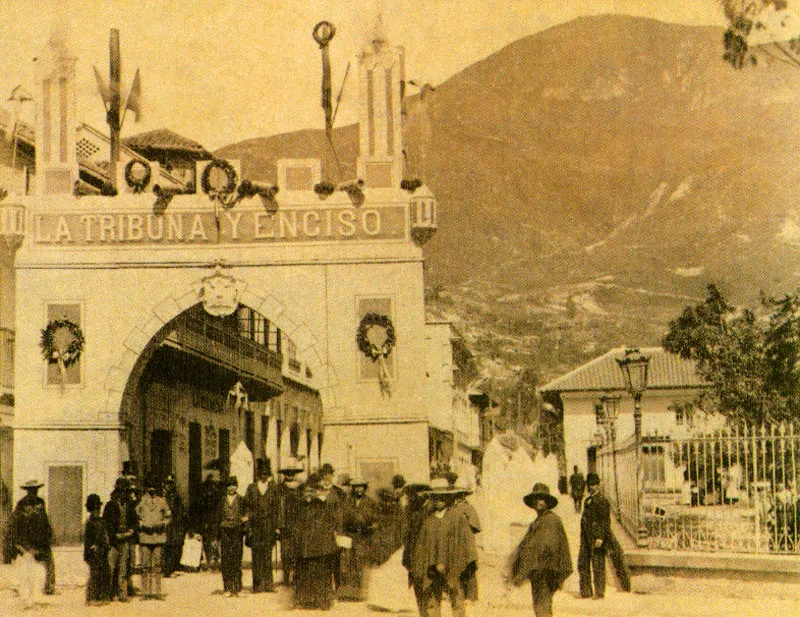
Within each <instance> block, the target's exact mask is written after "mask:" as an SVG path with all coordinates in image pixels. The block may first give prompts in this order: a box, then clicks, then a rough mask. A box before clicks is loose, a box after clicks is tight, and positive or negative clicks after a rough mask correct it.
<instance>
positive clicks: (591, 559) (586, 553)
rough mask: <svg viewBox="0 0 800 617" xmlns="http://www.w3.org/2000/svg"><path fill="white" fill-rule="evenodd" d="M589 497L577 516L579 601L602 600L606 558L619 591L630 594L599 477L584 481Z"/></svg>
mask: <svg viewBox="0 0 800 617" xmlns="http://www.w3.org/2000/svg"><path fill="white" fill-rule="evenodd" d="M586 485H587V487H588V489H589V496H588V497H587V498H586V501H585V502H584V504H583V515H582V516H581V544H580V550H579V551H578V574H579V576H580V588H581V597H582V598H591V597H592V580H594V597H595V598H598V599H599V598H602V597H604V596H605V593H606V554H608V555H609V556H610V557H611V561H612V563H613V565H614V570H615V571H616V573H617V578H619V582H620V587H621V589H622V591H630V590H631V582H630V576H629V574H628V569H627V567H626V566H625V559H624V555H623V552H622V547H621V546H620V545H619V543H618V542H617V539H616V538H615V537H614V534H613V532H612V531H611V504H610V503H609V502H608V499H606V496H605V495H603V492H602V491H601V490H600V476H598V475H597V474H596V473H590V474H589V475H588V476H587V479H586Z"/></svg>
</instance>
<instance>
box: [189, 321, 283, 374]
mask: <svg viewBox="0 0 800 617" xmlns="http://www.w3.org/2000/svg"><path fill="white" fill-rule="evenodd" d="M175 337H176V339H177V342H178V343H179V344H180V345H181V346H183V347H184V348H186V349H187V350H190V351H193V352H195V353H197V354H200V355H202V356H205V357H207V358H209V359H211V360H213V361H215V362H218V363H219V364H221V365H224V366H226V367H228V368H230V369H232V370H234V371H236V372H237V373H239V374H240V375H242V376H246V377H252V378H255V379H258V380H260V381H264V382H268V383H270V384H273V385H276V386H278V387H279V388H280V387H282V383H283V377H282V365H283V358H282V357H281V355H280V354H278V353H275V352H274V351H271V350H270V349H268V348H266V347H264V346H263V345H259V344H258V343H256V342H254V341H251V340H249V339H246V338H243V337H241V336H239V334H237V333H236V332H233V331H230V330H227V329H225V328H221V327H219V326H217V325H215V324H213V323H211V322H210V321H208V320H205V319H202V318H197V317H193V316H189V315H182V316H181V317H179V318H178V327H177V328H176V331H175Z"/></svg>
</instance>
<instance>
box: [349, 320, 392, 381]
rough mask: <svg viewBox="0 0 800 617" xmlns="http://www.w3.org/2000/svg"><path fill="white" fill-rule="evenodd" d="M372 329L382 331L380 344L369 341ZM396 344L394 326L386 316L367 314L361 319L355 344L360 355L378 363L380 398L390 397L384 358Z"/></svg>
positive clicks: (387, 370)
mask: <svg viewBox="0 0 800 617" xmlns="http://www.w3.org/2000/svg"><path fill="white" fill-rule="evenodd" d="M372 328H381V329H383V331H384V334H385V338H384V339H383V341H382V342H380V343H376V342H375V341H373V340H370V336H369V333H370V330H372ZM396 342H397V335H396V334H395V331H394V324H393V323H392V320H391V319H389V316H388V315H380V314H378V313H367V314H366V315H364V317H362V318H361V323H359V324H358V331H357V332H356V343H357V344H358V348H359V349H360V350H361V353H363V354H364V355H365V356H367V358H369V359H370V360H372V361H373V362H377V363H378V383H379V384H380V387H381V395H382V396H391V395H392V382H391V380H390V379H389V367H388V366H386V358H387V357H388V356H389V354H390V353H392V348H394V345H395V343H396Z"/></svg>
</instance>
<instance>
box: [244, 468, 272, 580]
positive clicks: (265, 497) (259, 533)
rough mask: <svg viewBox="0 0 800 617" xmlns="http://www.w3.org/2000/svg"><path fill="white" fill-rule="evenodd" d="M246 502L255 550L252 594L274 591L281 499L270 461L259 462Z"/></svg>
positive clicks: (252, 544)
mask: <svg viewBox="0 0 800 617" xmlns="http://www.w3.org/2000/svg"><path fill="white" fill-rule="evenodd" d="M244 501H245V505H246V506H247V515H248V517H249V519H250V531H249V535H248V539H249V545H250V548H251V549H252V551H253V593H261V592H273V591H275V585H274V583H273V580H272V547H273V546H275V533H276V531H277V529H278V508H279V506H280V500H279V497H278V488H277V486H276V485H275V481H274V480H273V479H272V464H271V463H270V460H269V459H268V458H259V459H258V460H256V480H255V482H253V483H252V484H251V485H250V486H248V487H247V492H246V493H245V495H244Z"/></svg>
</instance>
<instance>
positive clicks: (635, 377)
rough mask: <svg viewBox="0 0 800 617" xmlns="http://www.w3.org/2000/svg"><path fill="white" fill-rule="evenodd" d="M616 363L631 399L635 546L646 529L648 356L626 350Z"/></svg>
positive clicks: (641, 541) (640, 543) (644, 536)
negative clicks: (644, 455) (644, 427)
mask: <svg viewBox="0 0 800 617" xmlns="http://www.w3.org/2000/svg"><path fill="white" fill-rule="evenodd" d="M617 363H618V364H619V368H620V370H621V371H622V377H623V379H624V380H625V389H626V390H627V391H628V393H629V394H630V395H631V397H632V398H633V436H634V442H635V450H634V451H635V453H636V519H637V528H638V537H637V539H636V540H637V544H639V545H640V546H643V545H645V544H646V539H647V529H646V527H645V526H644V518H643V516H642V492H643V489H644V486H643V484H644V483H643V482H642V453H641V450H642V393H643V392H644V391H645V389H647V367H648V365H649V364H650V356H645V355H644V354H643V353H641V352H640V351H639V350H638V349H626V350H625V355H624V356H623V357H622V358H617Z"/></svg>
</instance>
